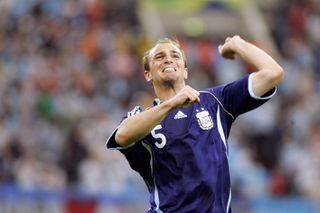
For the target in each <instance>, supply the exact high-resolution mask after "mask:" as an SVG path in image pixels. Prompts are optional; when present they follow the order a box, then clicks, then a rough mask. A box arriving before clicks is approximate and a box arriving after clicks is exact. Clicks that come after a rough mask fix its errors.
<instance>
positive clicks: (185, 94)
mask: <svg viewBox="0 0 320 213" xmlns="http://www.w3.org/2000/svg"><path fill="white" fill-rule="evenodd" d="M199 95H200V93H199V92H198V91H197V90H195V89H193V88H192V87H190V86H188V85H187V86H185V87H183V88H182V90H180V91H179V92H178V93H177V94H176V95H175V96H174V97H172V98H171V99H169V100H168V101H170V102H171V104H172V106H173V108H178V107H184V108H186V107H189V106H190V105H191V104H193V103H194V102H198V103H199V102H200V98H199Z"/></svg>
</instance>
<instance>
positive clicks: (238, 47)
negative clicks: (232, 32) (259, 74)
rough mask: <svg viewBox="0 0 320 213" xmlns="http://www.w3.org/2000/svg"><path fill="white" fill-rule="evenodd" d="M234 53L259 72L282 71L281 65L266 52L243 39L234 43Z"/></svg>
mask: <svg viewBox="0 0 320 213" xmlns="http://www.w3.org/2000/svg"><path fill="white" fill-rule="evenodd" d="M234 52H235V53H236V54H237V55H238V56H239V57H240V58H241V59H242V60H244V61H245V62H246V63H248V64H250V65H252V66H254V67H255V68H256V70H257V71H260V70H265V69H269V70H276V69H281V67H280V65H279V64H278V63H277V62H276V61H275V60H274V59H273V58H272V57H270V56H269V55H268V54H267V53H266V52H264V51H263V50H261V49H260V48H258V47H257V46H255V45H253V44H251V43H249V42H246V41H245V40H243V39H239V40H238V41H236V42H235V43H234Z"/></svg>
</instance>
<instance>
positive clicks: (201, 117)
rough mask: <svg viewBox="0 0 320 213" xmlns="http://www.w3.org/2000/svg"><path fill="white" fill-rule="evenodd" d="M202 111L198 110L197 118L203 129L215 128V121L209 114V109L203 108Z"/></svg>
mask: <svg viewBox="0 0 320 213" xmlns="http://www.w3.org/2000/svg"><path fill="white" fill-rule="evenodd" d="M201 110H202V111H200V112H198V111H199V110H197V112H198V113H197V114H196V117H197V120H198V124H199V126H200V128H201V129H203V130H209V129H212V128H213V121H212V118H211V116H210V114H209V112H208V111H207V110H204V109H203V108H201Z"/></svg>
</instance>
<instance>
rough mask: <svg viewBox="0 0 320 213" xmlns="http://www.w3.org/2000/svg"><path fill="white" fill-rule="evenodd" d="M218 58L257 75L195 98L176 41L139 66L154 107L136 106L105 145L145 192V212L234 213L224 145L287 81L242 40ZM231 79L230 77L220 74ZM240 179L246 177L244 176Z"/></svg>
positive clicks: (162, 44) (230, 42) (228, 44)
mask: <svg viewBox="0 0 320 213" xmlns="http://www.w3.org/2000/svg"><path fill="white" fill-rule="evenodd" d="M219 52H220V54H221V55H222V56H223V57H225V58H227V59H233V58H234V57H235V56H239V57H240V58H241V59H242V60H244V61H245V62H247V63H248V64H250V65H252V66H253V67H254V68H255V69H256V72H253V73H251V74H248V75H245V76H244V77H242V78H241V79H239V80H237V81H235V82H232V83H229V84H226V85H221V86H216V87H212V88H208V89H205V90H202V91H197V90H195V89H193V88H192V87H190V86H188V85H186V83H185V80H186V79H187V77H188V69H187V63H186V56H185V54H184V52H183V50H182V49H181V48H180V46H179V43H178V42H177V41H175V40H170V39H162V40H159V41H158V42H157V43H156V44H155V46H154V47H153V48H151V49H150V50H149V51H147V52H146V53H145V55H144V58H143V63H144V69H145V70H144V76H145V79H146V80H147V81H148V82H152V85H153V88H154V92H155V95H156V96H157V99H156V100H155V101H154V104H153V106H152V107H150V108H149V109H147V110H142V109H141V107H139V106H136V107H135V108H134V109H133V110H132V111H130V112H128V113H127V114H126V115H125V116H124V118H123V119H122V121H121V123H120V125H119V127H118V128H116V130H115V131H114V132H113V133H112V135H111V136H110V137H109V139H108V140H107V144H106V145H107V148H109V149H118V150H120V151H121V152H122V153H123V154H124V155H125V157H126V158H127V160H128V162H129V164H130V166H131V168H132V169H134V170H135V171H137V172H138V173H139V174H140V175H141V176H142V177H143V179H144V181H145V183H146V185H147V187H148V190H149V192H150V205H151V207H150V209H149V210H148V212H150V213H151V212H152V213H153V212H179V213H186V212H196V213H198V212H210V213H213V212H214V213H220V212H227V213H230V212H231V208H230V202H231V187H230V174H229V166H228V144H227V138H228V135H229V132H230V128H231V125H232V123H233V122H234V121H235V119H236V118H237V117H238V116H239V115H240V114H242V113H245V112H247V111H250V110H252V109H255V108H257V107H258V106H260V105H262V104H263V103H265V102H266V101H267V100H269V99H270V98H271V97H272V96H273V95H274V94H275V93H276V86H277V85H278V84H279V83H280V82H281V81H282V79H283V76H284V73H283V70H282V68H281V67H280V66H279V65H278V64H277V62H276V61H275V60H274V59H272V58H271V57H270V56H269V55H268V54H267V53H265V52H264V51H263V50H261V49H259V48H258V47H256V46H254V45H253V44H251V43H249V42H247V41H245V40H243V39H242V38H241V37H239V36H233V37H228V38H227V39H226V40H225V43H224V44H223V45H221V46H219ZM225 72H230V70H225ZM244 175H245V174H244Z"/></svg>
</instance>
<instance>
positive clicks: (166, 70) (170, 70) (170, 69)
mask: <svg viewBox="0 0 320 213" xmlns="http://www.w3.org/2000/svg"><path fill="white" fill-rule="evenodd" d="M175 71H176V69H175V68H173V67H166V68H164V69H163V70H162V72H175Z"/></svg>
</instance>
